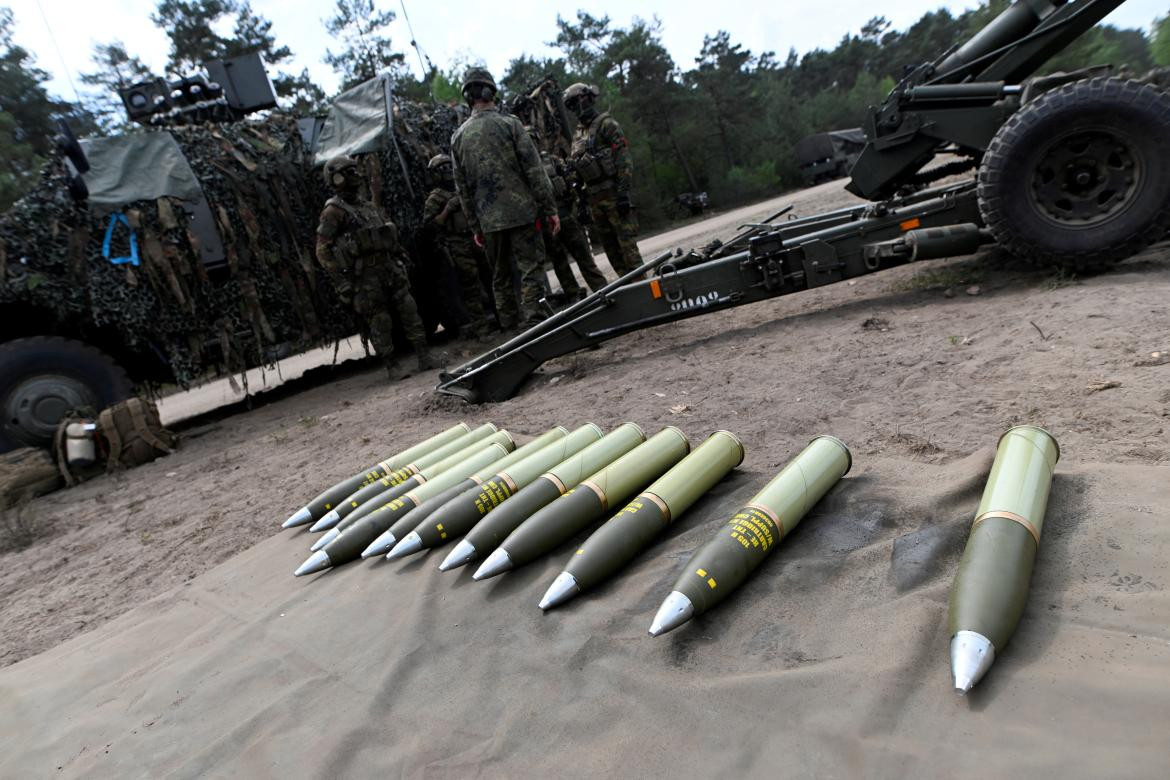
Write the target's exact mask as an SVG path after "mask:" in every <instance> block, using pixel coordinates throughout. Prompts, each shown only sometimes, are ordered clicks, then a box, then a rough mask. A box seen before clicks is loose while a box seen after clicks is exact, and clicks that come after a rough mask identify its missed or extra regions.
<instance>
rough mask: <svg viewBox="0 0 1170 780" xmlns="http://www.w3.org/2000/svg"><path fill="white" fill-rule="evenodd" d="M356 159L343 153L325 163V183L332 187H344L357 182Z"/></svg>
mask: <svg viewBox="0 0 1170 780" xmlns="http://www.w3.org/2000/svg"><path fill="white" fill-rule="evenodd" d="M357 173H358V161H357V160H355V159H354V158H352V157H350V156H349V155H346V154H343V155H340V156H338V157H334V158H332V159H330V160H329V162H327V163H325V170H324V175H325V184H326V185H328V186H329V187H332V188H333V189H335V190H337V189H346V188H348V187H352V186H353V185H354V184H356V183H357Z"/></svg>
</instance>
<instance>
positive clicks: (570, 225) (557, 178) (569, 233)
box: [528, 127, 606, 302]
mask: <svg viewBox="0 0 1170 780" xmlns="http://www.w3.org/2000/svg"><path fill="white" fill-rule="evenodd" d="M528 135H529V136H530V137H531V138H532V141H533V143H535V144H536V146H537V148H538V149H541V152H540V160H541V162H542V163H544V172H545V174H547V175H548V180H549V181H550V182H552V186H553V196H554V197H555V198H556V200H557V211H558V212H559V214H560V218H561V232H560V235H558V236H553V235H552V234H551V232H550V231H549V229H548V227H547V226H546V227H545V231H544V251H545V253H546V254H547V255H548V257H549V260H551V261H552V264H553V271H554V272H555V273H556V275H557V280H558V281H560V283H561V289H562V290H563V291H564V293H565V297H566V299H567V300H568V301H570V302H572V301H574V300H577V299H578V298H580V297H581V296H582V292H583V291H582V290H581V287H580V285H578V284H577V278H576V277H575V276H573V268H572V266H570V265H569V257H570V256H571V257H572V258H573V259H574V260H576V261H577V267H578V268H580V269H581V275H582V276H583V277H585V283H586V284H587V285H589V289H590V290H592V291H593V292H597V291H598V290H600V289H601V288H602V287H605V285H606V280H605V274H603V273H602V272H601V269H600V268H598V267H597V263H595V262H594V261H593V250H592V249H591V248H590V246H589V239H588V238H586V237H585V231H584V230H582V228H581V223H580V222H578V221H577V214H576V211H577V206H578V203H579V198H580V196H581V195H582V194H583V189H584V188H583V187H582V186H581V184H580V179H579V178H578V177H577V172H576V171H575V170H573V169H572V168H570V167H569V166H567V165H565V161H564V160H562V159H561V158H560V157H558V156H557V155H555V154H553V153H552V152H548V151H544V150H543V149H542V147H541V143H540V138H539V137H538V135H537V131H536V128H534V127H529V128H528ZM566 251H567V254H566Z"/></svg>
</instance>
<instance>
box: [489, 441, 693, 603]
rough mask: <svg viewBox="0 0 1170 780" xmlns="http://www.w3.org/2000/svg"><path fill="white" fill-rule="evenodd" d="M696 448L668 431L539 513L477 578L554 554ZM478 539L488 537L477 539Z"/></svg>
mask: <svg viewBox="0 0 1170 780" xmlns="http://www.w3.org/2000/svg"><path fill="white" fill-rule="evenodd" d="M690 448H691V444H690V442H689V441H687V437H686V435H685V434H684V433H683V432H682V431H680V430H679V429H678V428H674V427H667V428H663V429H662V430H661V431H659V432H658V433H656V434H654V435H653V436H651V437H650V438H649V439H647V440H646V442H645V443H644V444H640V445H638V446H637V447H635V448H634V449H632V450H630V451H629V452H627V453H626V454H625V455H622V456H621V457H620V458H618V459H617V460H615V461H613V462H612V463H610V464H609V465H608V466H606V467H604V468H602V469H601V470H600V471H597V472H595V473H594V474H592V475H590V477H589V478H588V479H585V480H582V481H581V482H580V483H579V484H578V485H577V487H574V488H572V489H571V490H569V491H567V492H566V493H565V494H564V495H563V496H561V497H560V498H558V499H556V500H554V501H552V502H550V503H549V504H548V505H547V506H545V507H543V508H542V509H539V510H538V511H536V512H535V513H533V514H532V516H531V517H529V518H528V519H527V520H525V521H524V522H522V523H521V524H520V526H519V527H517V528H516V529H515V530H514V531H512V532H511V533H510V534H508V536H507V537H506V538H505V539H504V540H503V541H502V542H500V544H499V546H498V547H497V548H496V549H495V550H494V551H493V552H491V554H490V555H488V556H487V558H486V559H485V560H484V562H483V564H482V565H480V567H479V569H477V570H476V572H475V574H474V575H473V577H474V579H476V580H483V579H487V578H488V577H494V576H496V575H497V574H503V573H504V572H506V571H509V570H511V569H514V568H516V567H517V566H523V565H524V564H526V563H528V562H530V561H533V560H535V559H537V558H539V557H540V556H542V555H545V554H546V553H549V552H552V551H553V550H555V549H556V548H557V547H558V546H559V545H561V544H562V543H564V542H566V541H568V540H569V539H572V538H573V537H574V536H576V535H577V534H578V533H580V532H581V531H584V530H585V529H586V528H588V527H589V526H590V525H592V524H593V523H594V522H595V521H597V520H600V519H601V518H602V517H604V516H605V513H606V512H607V511H609V510H610V509H611V508H612V507H613V506H617V505H621V504H622V503H623V502H625V501H626V500H627V499H628V498H630V496H632V495H634V494H635V493H636V492H637V491H638V490H640V489H641V488H643V487H646V486H647V485H649V484H650V483H651V482H653V481H654V480H655V479H656V478H658V477H659V476H661V475H662V474H663V473H665V472H666V470H667V469H669V468H670V467H671V466H673V465H675V464H676V463H678V462H679V461H680V460H682V459H683V457H684V456H686V454H687V453H688V452H689V451H690ZM476 538H477V539H480V538H482V537H480V536H479V535H478V534H477V536H476ZM486 550H487V548H486V546H485V548H484V551H485V552H486Z"/></svg>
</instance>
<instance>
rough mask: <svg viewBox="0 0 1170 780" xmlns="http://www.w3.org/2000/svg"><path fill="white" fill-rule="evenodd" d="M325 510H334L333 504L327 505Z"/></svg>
mask: <svg viewBox="0 0 1170 780" xmlns="http://www.w3.org/2000/svg"><path fill="white" fill-rule="evenodd" d="M325 508H326V509H332V508H333V504H326V505H325Z"/></svg>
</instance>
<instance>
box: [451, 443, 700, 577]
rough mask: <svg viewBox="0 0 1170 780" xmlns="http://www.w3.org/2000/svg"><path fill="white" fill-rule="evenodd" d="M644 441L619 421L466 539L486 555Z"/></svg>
mask: <svg viewBox="0 0 1170 780" xmlns="http://www.w3.org/2000/svg"><path fill="white" fill-rule="evenodd" d="M645 440H646V434H644V433H643V432H642V429H641V428H639V427H638V426H637V425H636V424H634V423H632V422H628V423H622V424H621V425H619V426H618V427H616V428H614V429H613V430H612V431H610V432H609V433H608V434H606V435H605V436H604V437H602V439H601V440H600V441H595V442H593V443H592V444H590V445H589V446H588V447H586V448H585V449H583V450H581V451H580V452H578V453H577V454H576V455H573V456H572V457H569V458H567V459H565V460H564V461H562V462H561V463H558V464H557V465H555V466H553V467H552V468H551V469H549V470H548V473H547V474H543V475H541V476H539V477H537V478H536V479H535V480H533V481H532V483H531V484H530V485H528V486H527V487H525V488H522V489H521V490H520V492H518V493H517V494H516V495H514V496H512V497H511V498H510V499H508V502H507V503H506V504H504V505H502V506H500V507H497V508H496V510H495V511H494V512H492V513H491V514H489V515H487V516H486V517H484V518H483V519H482V520H481V521H479V522H478V523H476V525H475V527H474V528H472V529H471V530H470V531H468V533H467V541H468V542H469V543H470V544H471V545H472V546H473V547H474V548H475V551H476V555H477V556H478V557H480V558H483V557H486V556H487V554H488V553H490V552H491V551H492V550H494V549H496V547H498V546H499V545H500V542H502V541H504V539H505V538H506V537H507V536H508V534H510V533H512V532H513V531H515V530H516V529H517V528H519V527H520V524H521V523H523V522H524V521H525V520H527V519H528V518H529V517H530V516H531V515H532V514H533V513H534V512H536V511H537V510H539V509H542V508H543V507H545V506H547V505H548V504H550V503H552V502H553V501H556V500H557V499H558V498H560V497H561V496H562V495H564V494H565V493H567V492H568V491H570V490H572V489H573V488H575V487H577V485H579V484H581V480H582V479H584V478H585V477H587V476H589V475H591V474H594V473H596V472H597V471H598V470H599V469H602V468H605V467H606V466H608V465H609V464H610V463H613V462H614V461H615V460H617V459H618V458H620V457H621V456H622V455H625V454H626V453H627V452H629V451H630V450H632V449H634V448H635V447H637V446H638V445H639V444H641V443H642V442H644V441H645ZM680 457H681V456H680ZM655 476H657V475H655ZM651 479H653V477H651ZM647 481H649V480H647Z"/></svg>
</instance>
